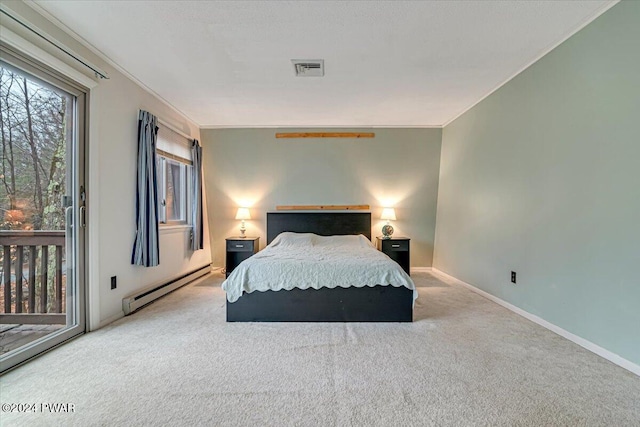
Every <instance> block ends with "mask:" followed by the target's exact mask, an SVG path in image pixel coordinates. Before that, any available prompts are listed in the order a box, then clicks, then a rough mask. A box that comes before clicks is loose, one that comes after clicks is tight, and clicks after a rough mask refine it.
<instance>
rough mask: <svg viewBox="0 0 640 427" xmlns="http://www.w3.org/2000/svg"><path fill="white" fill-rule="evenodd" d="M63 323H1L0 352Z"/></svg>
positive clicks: (48, 332) (40, 335)
mask: <svg viewBox="0 0 640 427" xmlns="http://www.w3.org/2000/svg"><path fill="white" fill-rule="evenodd" d="M64 327H65V325H2V328H1V329H0V354H4V353H7V352H9V351H12V350H15V349H16V348H19V347H22V346H23V345H26V344H29V343H30V342H33V341H35V340H37V339H40V338H43V337H46V336H47V335H49V334H51V333H53V332H56V331H57V330H59V329H61V328H64Z"/></svg>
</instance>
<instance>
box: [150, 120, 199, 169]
mask: <svg viewBox="0 0 640 427" xmlns="http://www.w3.org/2000/svg"><path fill="white" fill-rule="evenodd" d="M156 152H158V154H160V155H161V156H164V157H168V158H170V159H173V160H177V161H179V162H182V163H187V164H192V159H191V141H190V140H188V139H187V138H185V137H184V136H182V135H179V134H177V133H176V132H174V131H172V130H171V129H169V128H167V127H166V126H162V124H160V125H159V126H158V140H157V142H156Z"/></svg>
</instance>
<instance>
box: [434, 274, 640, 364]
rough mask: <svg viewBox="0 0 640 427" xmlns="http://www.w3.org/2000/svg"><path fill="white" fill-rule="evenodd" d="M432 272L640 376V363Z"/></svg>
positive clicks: (463, 283)
mask: <svg viewBox="0 0 640 427" xmlns="http://www.w3.org/2000/svg"><path fill="white" fill-rule="evenodd" d="M432 274H433V275H435V276H440V277H441V278H443V279H445V280H449V281H451V282H453V283H454V284H458V285H461V286H464V287H465V288H467V289H469V290H471V291H473V292H475V293H477V294H479V295H482V296H483V297H485V298H487V299H488V300H491V301H493V302H495V303H496V304H499V305H501V306H503V307H504V308H506V309H508V310H511V311H513V312H514V313H516V314H519V315H520V316H522V317H524V318H525V319H528V320H531V321H532V322H534V323H537V324H538V325H540V326H542V327H544V328H546V329H548V330H550V331H551V332H555V333H556V334H558V335H560V336H561V337H563V338H566V339H568V340H569V341H573V342H574V343H576V344H578V345H579V346H580V347H582V348H585V349H587V350H589V351H591V352H592V353H595V354H597V355H598V356H600V357H604V358H605V359H607V360H608V361H610V362H612V363H615V364H616V365H618V366H620V367H621V368H624V369H626V370H628V371H630V372H633V373H634V374H636V375H638V376H640V365H636V364H635V363H633V362H631V361H630V360H627V359H625V358H623V357H621V356H618V355H617V354H615V353H613V352H611V351H609V350H607V349H605V348H602V347H600V346H599V345H597V344H594V343H592V342H591V341H588V340H586V339H584V338H582V337H579V336H578V335H575V334H572V333H571V332H569V331H567V330H565V329H562V328H561V327H559V326H556V325H554V324H553V323H551V322H548V321H546V320H544V319H543V318H541V317H538V316H536V315H535V314H531V313H529V312H528V311H525V310H523V309H521V308H520V307H517V306H515V305H513V304H511V303H508V302H506V301H504V300H502V299H500V298H498V297H496V296H495V295H492V294H490V293H488V292H486V291H483V290H482V289H478V288H476V287H475V286H473V285H470V284H468V283H466V282H463V281H462V280H460V279H456V278H455V277H453V276H450V275H448V274H447V273H444V272H442V271H440V270H438V269H436V268H434V269H432Z"/></svg>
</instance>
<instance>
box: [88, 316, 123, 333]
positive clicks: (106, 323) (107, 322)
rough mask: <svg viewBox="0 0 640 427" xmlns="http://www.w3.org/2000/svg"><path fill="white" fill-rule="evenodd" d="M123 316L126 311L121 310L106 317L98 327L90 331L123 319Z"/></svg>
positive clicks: (91, 330)
mask: <svg viewBox="0 0 640 427" xmlns="http://www.w3.org/2000/svg"><path fill="white" fill-rule="evenodd" d="M123 317H124V311H120V312H119V313H117V314H114V315H113V316H111V317H108V318H106V319H104V320H103V321H102V322H100V323H99V324H98V327H97V328H92V329H90V332H93V331H97V330H98V329H100V328H102V327H105V326H107V325H108V324H109V323H113V322H115V321H116V320H118V319H122V318H123Z"/></svg>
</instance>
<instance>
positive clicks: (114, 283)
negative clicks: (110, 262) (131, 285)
mask: <svg viewBox="0 0 640 427" xmlns="http://www.w3.org/2000/svg"><path fill="white" fill-rule="evenodd" d="M117 287H118V278H117V277H116V276H111V289H115V288H117Z"/></svg>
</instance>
